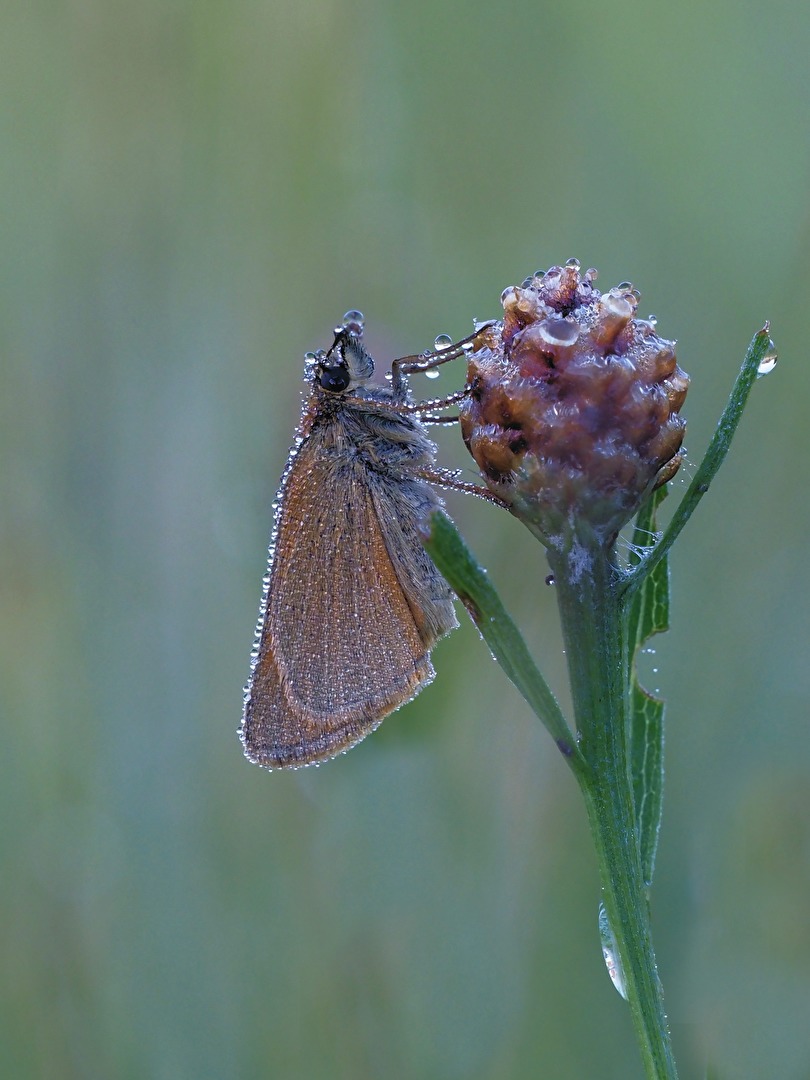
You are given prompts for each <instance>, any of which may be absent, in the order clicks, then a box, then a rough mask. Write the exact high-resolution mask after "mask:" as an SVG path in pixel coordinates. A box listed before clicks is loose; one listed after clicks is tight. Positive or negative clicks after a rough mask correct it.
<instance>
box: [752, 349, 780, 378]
mask: <svg viewBox="0 0 810 1080" xmlns="http://www.w3.org/2000/svg"><path fill="white" fill-rule="evenodd" d="M778 359H779V357H778V356H777V355H776V349H775V348H774V346H773V342H771V347H770V348H769V349H768V351H767V352H766V353H765V355H764V356H763V357H762V359H761V360H760V362H759V367H758V368H757V378H758V379H761V378H762V376H763V375H770V373H771V372H772V371H773V369H774V368H775V367H776V361H777V360H778Z"/></svg>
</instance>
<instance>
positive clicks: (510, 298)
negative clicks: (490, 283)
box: [501, 285, 517, 307]
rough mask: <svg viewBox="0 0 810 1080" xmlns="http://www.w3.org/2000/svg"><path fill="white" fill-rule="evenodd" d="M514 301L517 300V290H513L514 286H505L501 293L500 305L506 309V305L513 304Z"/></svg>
mask: <svg viewBox="0 0 810 1080" xmlns="http://www.w3.org/2000/svg"><path fill="white" fill-rule="evenodd" d="M516 300H517V289H516V288H515V286H514V285H507V286H506V288H505V289H504V290H503V292H502V293H501V303H502V304H503V306H504V307H506V305H507V304H514V303H515V301H516Z"/></svg>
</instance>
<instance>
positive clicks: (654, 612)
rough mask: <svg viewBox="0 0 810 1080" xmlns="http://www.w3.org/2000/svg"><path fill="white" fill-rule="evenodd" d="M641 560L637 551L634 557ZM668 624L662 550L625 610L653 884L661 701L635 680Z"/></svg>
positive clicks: (645, 529)
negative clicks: (642, 654) (643, 656)
mask: <svg viewBox="0 0 810 1080" xmlns="http://www.w3.org/2000/svg"><path fill="white" fill-rule="evenodd" d="M666 494H667V491H666V485H664V486H663V487H661V488H659V489H658V490H657V491H655V492H653V494H652V496H651V497H650V498H649V499H648V501H647V504H646V505H645V506H644V507H642V509H641V511H640V513H639V516H638V519H637V521H636V529H635V534H634V536H633V543H634V545H635V546H636V547H637V548H641V547H643V546H649V544H650V539H651V535H650V534H654V533H655V531H656V513H657V510H658V507H659V506H660V505H661V503H662V502H663V500H664V499H665V498H666ZM640 561H641V557H640V556H639V558H638V560H637V562H640ZM668 629H669V563H668V560H667V558H666V556H664V558H663V559H661V560H660V561H659V562H657V563H656V564H655V565H654V566H653V567H652V569H651V571H650V572H649V573H648V574H647V575H646V576H645V578H644V581H643V582H642V584H641V586H640V587H639V588H638V590H637V591H636V592H635V593H634V594H633V599H632V603H631V605H630V611H629V615H628V634H627V647H628V664H629V665H630V671H631V682H630V714H629V740H630V755H629V756H630V775H631V780H632V786H633V800H634V804H635V811H636V829H637V833H638V840H639V851H640V856H641V868H642V873H643V875H644V881H645V883H646V884H647V887H649V886H650V885H651V884H652V878H653V869H654V866H655V851H656V848H657V846H658V832H659V829H660V826H661V812H662V808H663V792H664V702H663V701H662V700H661V699H660V698H658V697H656V696H655V695H654V694H651V693H650V692H649V691H648V690H646V689H645V688H644V687H643V686H642V685H641V683H640V681H639V678H638V669H637V660H638V653H639V650H641V649H644V648H645V647H646V645H647V642H648V641H649V640H650V638H651V637H652V636H653V635H654V634H663V633H664V632H665V631H666V630H668Z"/></svg>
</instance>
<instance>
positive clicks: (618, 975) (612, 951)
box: [599, 904, 627, 1001]
mask: <svg viewBox="0 0 810 1080" xmlns="http://www.w3.org/2000/svg"><path fill="white" fill-rule="evenodd" d="M599 940H600V941H601V943H602V956H604V958H605V967H606V968H607V970H608V975H609V976H610V981H611V982H612V983H613V985H614V986H615V987H616V989H617V990H618V992H619V993H620V994H621V996H622V997H623V998H624V1000H625V1001H627V991H626V990H625V986H624V971H623V970H622V962H621V960H620V959H619V950H618V949H617V948H616V939H615V938H614V936H613V931H612V930H611V929H610V923H609V922H608V917H607V912H606V911H605V905H604V904H600V905H599Z"/></svg>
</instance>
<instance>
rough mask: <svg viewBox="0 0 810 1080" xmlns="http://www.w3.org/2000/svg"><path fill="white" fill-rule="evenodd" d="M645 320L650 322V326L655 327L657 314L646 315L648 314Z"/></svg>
mask: <svg viewBox="0 0 810 1080" xmlns="http://www.w3.org/2000/svg"><path fill="white" fill-rule="evenodd" d="M647 322H648V323H649V324H650V326H652V327H653V328H654V327H656V326H658V316H657V315H648V316H647Z"/></svg>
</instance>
